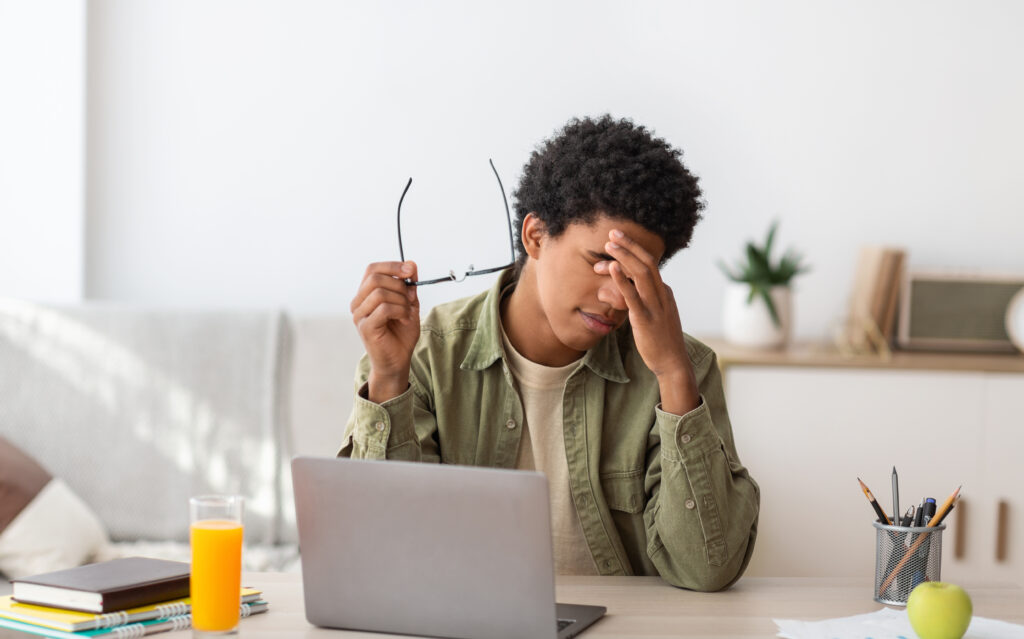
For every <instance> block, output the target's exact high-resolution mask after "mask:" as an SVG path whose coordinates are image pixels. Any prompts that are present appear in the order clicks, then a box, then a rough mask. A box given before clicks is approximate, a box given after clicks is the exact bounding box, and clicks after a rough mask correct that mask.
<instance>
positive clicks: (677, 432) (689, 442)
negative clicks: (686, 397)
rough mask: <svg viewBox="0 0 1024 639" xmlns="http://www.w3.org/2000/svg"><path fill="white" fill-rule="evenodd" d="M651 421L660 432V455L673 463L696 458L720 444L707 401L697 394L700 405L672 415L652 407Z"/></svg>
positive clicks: (717, 447)
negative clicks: (653, 417)
mask: <svg viewBox="0 0 1024 639" xmlns="http://www.w3.org/2000/svg"><path fill="white" fill-rule="evenodd" d="M654 413H655V422H656V424H657V426H658V432H659V433H660V434H661V454H662V456H663V457H665V458H667V459H670V460H672V461H677V462H683V463H686V462H689V461H690V460H696V459H699V458H700V457H701V456H702V455H704V454H705V453H707V452H709V451H712V450H718V449H720V448H721V447H722V438H721V437H720V436H719V434H718V431H716V430H715V425H714V423H713V422H712V420H711V411H710V410H708V403H707V400H705V399H704V395H703V394H702V395H701V396H700V404H699V405H698V406H697V408H694V409H693V410H691V411H690V412H688V413H686V414H685V415H675V414H673V413H666V412H665V411H663V410H661V404H660V403H659V404H658V405H657V406H655V408H654Z"/></svg>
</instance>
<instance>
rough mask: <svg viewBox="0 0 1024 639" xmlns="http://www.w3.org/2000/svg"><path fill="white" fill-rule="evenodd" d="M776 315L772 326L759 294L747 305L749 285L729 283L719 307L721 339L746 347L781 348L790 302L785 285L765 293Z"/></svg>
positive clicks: (787, 333) (788, 329)
mask: <svg viewBox="0 0 1024 639" xmlns="http://www.w3.org/2000/svg"><path fill="white" fill-rule="evenodd" d="M768 295H769V296H771V298H772V302H773V303H774V304H775V310H776V312H777V313H778V315H779V325H778V326H776V325H775V322H774V321H773V320H772V315H771V313H770V312H769V311H768V306H767V305H766V304H765V303H764V299H763V298H762V297H761V296H760V295H755V296H754V299H753V300H751V301H750V303H749V304H748V303H747V300H748V299H749V298H750V286H749V285H747V284H744V283H741V282H729V284H728V286H727V288H726V289H725V299H724V302H723V304H722V324H723V328H724V335H725V339H726V340H728V341H729V342H731V343H733V344H736V345H737V346H745V347H748V348H783V347H784V346H785V345H786V344H787V343H788V342H789V336H790V333H791V330H792V317H793V299H792V292H791V290H790V288H789V287H788V286H773V287H772V288H771V289H769V291H768Z"/></svg>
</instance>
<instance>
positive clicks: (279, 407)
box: [0, 300, 294, 544]
mask: <svg viewBox="0 0 1024 639" xmlns="http://www.w3.org/2000/svg"><path fill="white" fill-rule="evenodd" d="M287 329H288V326H287V323H286V322H285V320H284V319H283V316H282V315H281V314H280V313H278V312H205V311H204V312H189V311H169V310H154V309H138V308H124V307H118V306H107V305H96V306H90V305H87V306H75V307H69V308H62V307H54V306H44V305H37V304H31V303H27V302H23V301H19V300H0V434H3V435H4V436H6V437H7V438H8V439H10V440H11V441H12V442H14V443H15V445H17V446H18V447H20V448H21V449H22V450H24V451H25V452H27V453H28V454H30V455H31V456H33V457H34V458H35V459H36V460H38V461H39V462H40V463H41V464H42V465H43V466H44V467H45V468H46V469H48V470H49V471H50V472H51V473H52V474H53V475H54V476H57V477H61V478H63V479H64V480H65V481H66V482H67V483H68V485H69V486H71V487H72V489H73V490H74V491H75V492H76V493H77V494H78V495H79V496H80V497H81V498H82V499H83V500H84V501H85V502H86V503H87V504H88V505H89V506H90V507H91V508H92V509H93V510H94V511H95V513H96V514H97V515H98V516H99V518H100V520H101V521H102V522H103V523H104V525H105V526H106V527H107V530H108V532H109V533H110V536H111V538H112V539H113V540H115V541H118V540H122V541H125V540H127V541H133V542H134V541H138V540H158V541H178V542H184V541H187V539H188V520H189V514H188V498H189V496H191V495H197V494H204V493H239V494H242V495H244V496H245V497H246V498H247V501H246V512H245V524H246V533H245V536H246V541H247V542H248V543H256V544H276V543H279V542H280V541H282V540H283V539H284V538H285V537H286V535H284V534H283V531H282V527H283V526H284V525H285V523H284V521H285V520H284V517H283V512H285V510H287V509H289V508H290V504H291V494H290V484H289V483H288V482H287V478H286V476H285V474H284V473H285V472H287V464H288V460H289V459H290V442H289V441H288V436H287V433H288V430H287V428H286V424H284V423H283V422H284V420H285V417H284V415H285V414H286V412H285V406H284V401H285V398H284V394H285V393H284V392H283V391H284V390H285V389H286V384H284V383H283V382H282V379H283V375H284V374H285V373H286V371H283V370H282V369H283V368H284V362H287V353H286V352H285V351H286V349H287V347H288V343H289V342H288V330H287ZM288 537H291V538H294V534H291V535H288Z"/></svg>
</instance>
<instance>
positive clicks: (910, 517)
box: [900, 506, 914, 527]
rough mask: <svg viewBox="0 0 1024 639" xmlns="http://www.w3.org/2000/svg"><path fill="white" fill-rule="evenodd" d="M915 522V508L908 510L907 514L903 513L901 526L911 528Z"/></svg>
mask: <svg viewBox="0 0 1024 639" xmlns="http://www.w3.org/2000/svg"><path fill="white" fill-rule="evenodd" d="M913 521H914V507H913V506H911V507H910V508H907V512H905V513H903V518H902V519H900V526H904V527H906V526H909V525H910V524H911V523H912V522H913Z"/></svg>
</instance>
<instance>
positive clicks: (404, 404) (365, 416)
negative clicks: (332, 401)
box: [342, 383, 416, 459]
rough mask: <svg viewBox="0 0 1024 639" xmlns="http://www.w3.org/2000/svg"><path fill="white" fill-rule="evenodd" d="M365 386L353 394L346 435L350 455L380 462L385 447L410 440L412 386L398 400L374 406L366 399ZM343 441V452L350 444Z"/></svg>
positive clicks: (412, 432) (413, 432) (383, 455)
mask: <svg viewBox="0 0 1024 639" xmlns="http://www.w3.org/2000/svg"><path fill="white" fill-rule="evenodd" d="M367 389H368V384H365V383H364V384H363V385H362V386H361V387H360V388H359V391H358V392H356V397H355V404H354V406H353V410H352V415H353V422H354V424H353V427H352V430H351V432H350V433H349V437H348V439H350V441H351V444H352V445H353V448H354V450H353V452H354V453H355V455H353V456H359V457H365V458H368V459H384V458H385V456H386V452H387V450H388V449H389V448H394V447H395V446H398V445H400V444H402V443H404V442H406V441H409V440H414V439H415V437H416V435H415V430H414V428H413V418H412V413H413V411H412V407H413V391H412V385H410V386H409V388H407V389H406V390H405V392H404V393H402V394H401V395H399V396H398V397H394V398H392V399H389V400H388V401H386V402H384V403H381V404H377V403H374V402H371V401H370V400H369V399H367V398H366V397H367ZM350 441H346V442H345V443H344V444H343V446H342V448H343V449H344V448H345V447H347V446H348V445H349V443H350Z"/></svg>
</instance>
